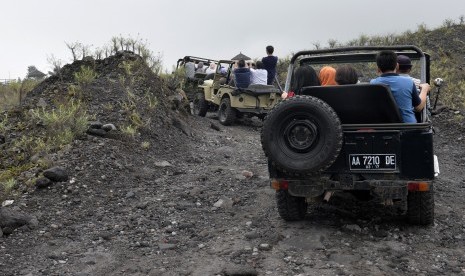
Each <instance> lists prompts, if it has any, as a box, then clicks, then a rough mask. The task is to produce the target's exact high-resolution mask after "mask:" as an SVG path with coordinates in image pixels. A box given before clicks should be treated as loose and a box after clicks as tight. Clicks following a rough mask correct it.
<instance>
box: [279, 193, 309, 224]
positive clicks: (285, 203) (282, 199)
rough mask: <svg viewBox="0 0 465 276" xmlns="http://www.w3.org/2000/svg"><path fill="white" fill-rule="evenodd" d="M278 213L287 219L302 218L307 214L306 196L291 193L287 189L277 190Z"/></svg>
mask: <svg viewBox="0 0 465 276" xmlns="http://www.w3.org/2000/svg"><path fill="white" fill-rule="evenodd" d="M276 203H277V205H278V213H279V215H280V216H281V218H283V219H284V220H286V221H294V220H302V219H304V218H305V215H306V214H307V203H306V202H305V198H304V197H297V196H292V195H290V194H289V193H288V192H287V191H285V190H279V191H277V192H276Z"/></svg>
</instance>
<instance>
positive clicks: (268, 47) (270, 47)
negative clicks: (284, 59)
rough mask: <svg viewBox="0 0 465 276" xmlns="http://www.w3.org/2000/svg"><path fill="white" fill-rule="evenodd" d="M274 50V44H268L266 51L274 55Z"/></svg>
mask: <svg viewBox="0 0 465 276" xmlns="http://www.w3.org/2000/svg"><path fill="white" fill-rule="evenodd" d="M273 52H274V47H273V46H271V45H268V46H266V53H267V54H268V55H272V54H273Z"/></svg>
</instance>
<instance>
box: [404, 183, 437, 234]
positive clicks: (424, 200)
mask: <svg viewBox="0 0 465 276" xmlns="http://www.w3.org/2000/svg"><path fill="white" fill-rule="evenodd" d="M407 216H408V221H409V222H410V223H411V224H416V225H430V224H433V222H434V191H433V186H431V188H430V190H429V191H425V192H409V193H408V195H407Z"/></svg>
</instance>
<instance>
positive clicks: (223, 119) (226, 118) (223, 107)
mask: <svg viewBox="0 0 465 276" xmlns="http://www.w3.org/2000/svg"><path fill="white" fill-rule="evenodd" d="M218 118H219V120H220V123H221V124H222V125H225V126H229V125H232V124H233V123H234V121H236V118H237V114H236V109H235V108H234V107H232V106H231V100H230V99H229V98H223V99H222V100H221V103H220V107H219V109H218Z"/></svg>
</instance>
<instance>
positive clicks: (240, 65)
mask: <svg viewBox="0 0 465 276" xmlns="http://www.w3.org/2000/svg"><path fill="white" fill-rule="evenodd" d="M237 66H239V67H241V68H242V67H245V60H243V59H240V60H239V61H238V62H237Z"/></svg>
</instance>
